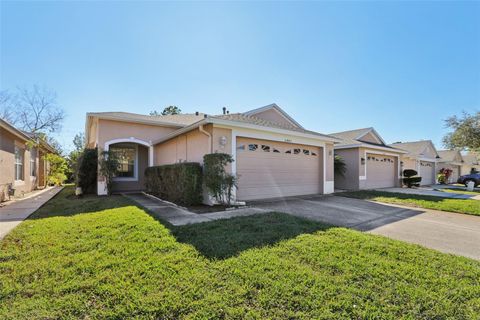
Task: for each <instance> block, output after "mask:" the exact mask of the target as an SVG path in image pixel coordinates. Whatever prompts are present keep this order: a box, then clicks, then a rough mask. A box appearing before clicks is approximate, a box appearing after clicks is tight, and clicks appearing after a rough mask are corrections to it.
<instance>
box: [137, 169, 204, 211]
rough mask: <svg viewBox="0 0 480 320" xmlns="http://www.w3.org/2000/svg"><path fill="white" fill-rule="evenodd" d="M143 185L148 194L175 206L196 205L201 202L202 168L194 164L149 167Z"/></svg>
mask: <svg viewBox="0 0 480 320" xmlns="http://www.w3.org/2000/svg"><path fill="white" fill-rule="evenodd" d="M145 185H146V188H147V192H148V193H151V194H153V195H156V196H158V197H160V198H162V199H165V200H168V201H171V202H174V203H177V204H182V205H187V206H190V205H197V204H201V203H202V200H203V191H202V167H201V166H200V164H199V163H196V162H184V163H176V164H169V165H164V166H156V167H149V168H147V169H146V170H145Z"/></svg>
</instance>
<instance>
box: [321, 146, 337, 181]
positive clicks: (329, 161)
mask: <svg viewBox="0 0 480 320" xmlns="http://www.w3.org/2000/svg"><path fill="white" fill-rule="evenodd" d="M322 159H323V161H324V162H325V181H327V182H328V181H330V182H333V181H334V180H335V177H334V162H333V160H334V150H333V144H326V145H325V157H324V158H323V157H322Z"/></svg>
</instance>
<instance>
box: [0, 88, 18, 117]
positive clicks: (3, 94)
mask: <svg viewBox="0 0 480 320" xmlns="http://www.w3.org/2000/svg"><path fill="white" fill-rule="evenodd" d="M13 110H14V106H13V105H12V96H11V94H10V92H8V91H7V90H2V91H0V119H2V120H5V121H7V122H9V123H10V124H15V122H16V116H15V114H14V112H13Z"/></svg>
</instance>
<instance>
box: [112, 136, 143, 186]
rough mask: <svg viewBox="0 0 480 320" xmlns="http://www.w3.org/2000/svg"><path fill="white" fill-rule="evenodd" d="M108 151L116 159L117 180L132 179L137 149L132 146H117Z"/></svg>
mask: <svg viewBox="0 0 480 320" xmlns="http://www.w3.org/2000/svg"><path fill="white" fill-rule="evenodd" d="M110 151H111V152H112V153H114V154H115V155H116V157H117V159H118V173H117V178H134V177H135V166H136V163H135V161H136V156H137V148H136V147H135V146H133V145H127V144H118V145H113V146H110Z"/></svg>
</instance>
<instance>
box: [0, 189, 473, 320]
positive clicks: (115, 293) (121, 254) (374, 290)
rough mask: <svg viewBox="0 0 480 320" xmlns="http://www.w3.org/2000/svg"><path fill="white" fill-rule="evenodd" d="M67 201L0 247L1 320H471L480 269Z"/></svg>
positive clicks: (398, 247) (375, 242) (292, 222)
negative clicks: (182, 223)
mask: <svg viewBox="0 0 480 320" xmlns="http://www.w3.org/2000/svg"><path fill="white" fill-rule="evenodd" d="M72 192H73V190H72V188H67V189H65V190H63V191H62V192H61V193H60V194H59V195H57V197H55V198H54V199H53V200H52V201H50V202H49V203H48V204H47V205H46V206H44V207H43V208H41V209H40V210H39V211H38V212H37V213H36V214H35V215H34V216H33V217H32V218H31V219H29V220H27V221H25V222H23V223H22V224H21V225H20V226H19V227H17V228H16V229H15V230H14V231H13V232H12V233H11V234H9V235H7V237H6V238H5V239H4V240H3V241H2V242H0V318H1V319H54V318H75V319H77V318H81V319H98V318H110V319H124V318H146V319H182V318H189V319H194V318H195V319H206V318H210V319H212V318H214V319H219V318H220V319H221V318H230V319H231V318H235V319H245V318H247V319H248V318H262V319H264V318H274V319H313V318H314V319H335V318H337V319H352V318H354V319H365V318H376V319H400V318H408V319H434V318H435V319H446V318H451V319H478V315H479V314H480V262H478V261H474V260H470V259H467V258H462V257H456V256H453V255H447V254H442V253H439V252H436V251H433V250H429V249H425V248H422V247H420V246H416V245H412V244H407V243H404V242H400V241H395V240H390V239H387V238H384V237H380V236H375V235H369V234H364V233H360V232H357V231H353V230H348V229H344V228H333V227H329V226H326V225H323V224H320V223H316V222H311V221H307V220H304V219H299V218H294V217H291V216H288V215H285V214H280V213H271V214H267V215H258V216H253V217H245V218H243V217H242V218H235V219H231V220H219V221H215V222H208V223H203V224H198V225H194V226H184V227H175V228H174V227H172V226H170V225H168V224H165V223H162V222H159V221H158V220H155V219H154V218H153V217H152V216H150V215H149V214H148V213H146V212H145V211H144V210H143V209H141V208H138V207H137V206H135V205H134V204H133V203H131V202H130V201H128V200H127V199H125V198H123V197H120V196H113V197H108V198H106V197H103V198H97V197H93V196H92V197H86V198H83V199H80V200H77V199H74V198H73V197H72Z"/></svg>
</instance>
